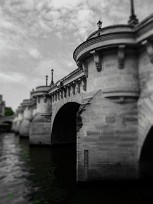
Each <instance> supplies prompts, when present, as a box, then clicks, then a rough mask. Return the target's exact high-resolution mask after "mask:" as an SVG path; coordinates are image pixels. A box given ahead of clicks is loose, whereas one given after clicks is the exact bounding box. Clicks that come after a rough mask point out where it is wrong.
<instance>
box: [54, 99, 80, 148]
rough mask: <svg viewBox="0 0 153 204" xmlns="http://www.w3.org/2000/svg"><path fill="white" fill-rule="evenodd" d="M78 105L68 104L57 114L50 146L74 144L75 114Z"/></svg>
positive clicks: (74, 103)
mask: <svg viewBox="0 0 153 204" xmlns="http://www.w3.org/2000/svg"><path fill="white" fill-rule="evenodd" d="M79 106H80V104H78V103H76V102H69V103H66V104H65V105H63V106H62V107H61V108H60V109H59V111H58V112H57V114H56V116H55V118H54V121H53V125H52V135H51V144H63V143H66V144H68V143H76V113H77V111H78V109H79Z"/></svg>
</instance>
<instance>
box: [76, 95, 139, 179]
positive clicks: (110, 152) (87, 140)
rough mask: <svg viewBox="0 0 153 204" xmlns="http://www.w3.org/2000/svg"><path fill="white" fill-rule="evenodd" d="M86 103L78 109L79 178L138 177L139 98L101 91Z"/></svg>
mask: <svg viewBox="0 0 153 204" xmlns="http://www.w3.org/2000/svg"><path fill="white" fill-rule="evenodd" d="M85 101H86V99H84V102H85ZM86 103H87V105H84V106H81V108H80V111H79V113H78V133H77V180H78V181H84V180H99V179H129V178H136V177H137V175H138V172H137V170H138V169H137V167H138V148H137V145H138V120H137V101H136V100H134V99H131V98H127V99H125V101H124V102H121V103H120V102H118V101H113V100H110V99H106V98H104V97H103V94H102V91H98V92H97V93H96V94H95V95H94V96H93V97H92V98H91V99H90V100H89V101H86Z"/></svg>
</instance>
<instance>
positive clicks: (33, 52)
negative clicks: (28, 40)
mask: <svg viewBox="0 0 153 204" xmlns="http://www.w3.org/2000/svg"><path fill="white" fill-rule="evenodd" d="M29 54H30V55H31V56H32V57H34V58H36V59H37V58H40V57H41V54H40V52H39V51H38V49H36V48H31V49H29Z"/></svg>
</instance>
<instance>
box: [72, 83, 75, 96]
mask: <svg viewBox="0 0 153 204" xmlns="http://www.w3.org/2000/svg"><path fill="white" fill-rule="evenodd" d="M75 87H76V83H75V82H73V84H72V91H73V95H75Z"/></svg>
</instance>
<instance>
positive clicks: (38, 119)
mask: <svg viewBox="0 0 153 204" xmlns="http://www.w3.org/2000/svg"><path fill="white" fill-rule="evenodd" d="M29 142H30V145H50V144H51V114H46V113H44V114H43V113H41V114H40V113H38V114H36V115H35V116H34V118H33V119H32V122H31V125H30V136H29Z"/></svg>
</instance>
